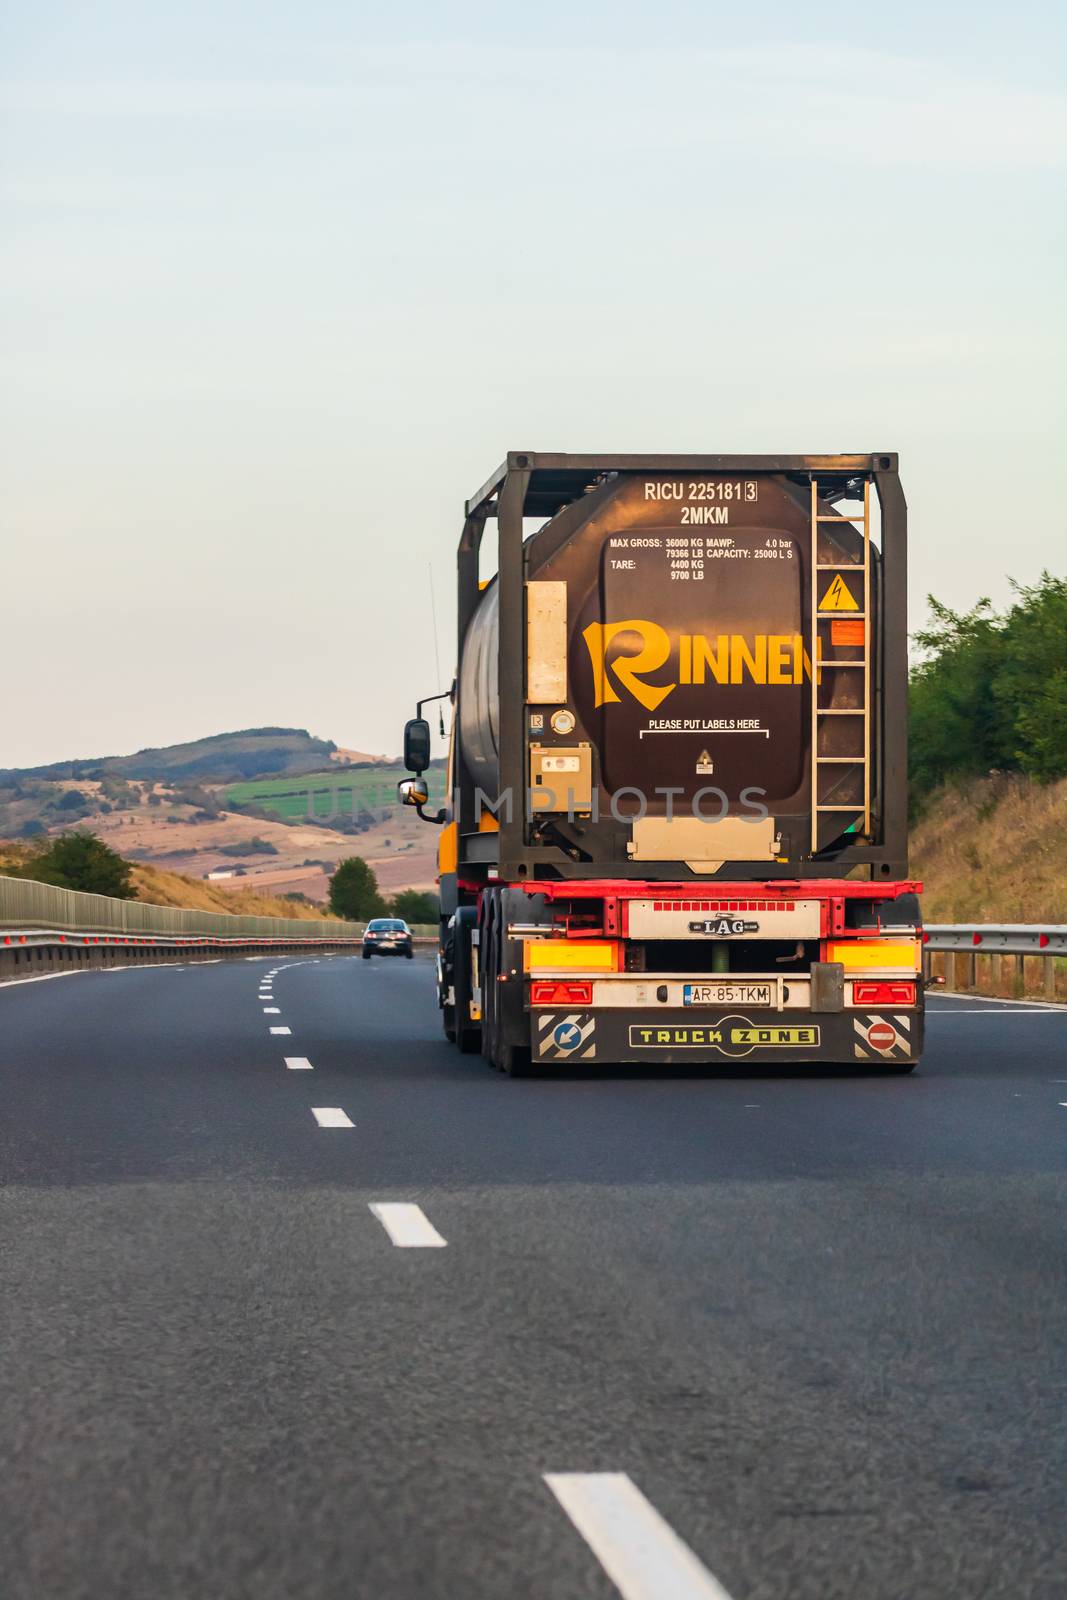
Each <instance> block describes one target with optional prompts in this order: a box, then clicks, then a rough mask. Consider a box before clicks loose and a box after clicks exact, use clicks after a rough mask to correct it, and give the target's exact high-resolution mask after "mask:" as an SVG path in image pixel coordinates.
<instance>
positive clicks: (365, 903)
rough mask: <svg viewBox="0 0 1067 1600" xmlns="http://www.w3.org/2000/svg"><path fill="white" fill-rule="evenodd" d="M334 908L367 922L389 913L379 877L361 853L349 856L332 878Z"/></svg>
mask: <svg viewBox="0 0 1067 1600" xmlns="http://www.w3.org/2000/svg"><path fill="white" fill-rule="evenodd" d="M330 910H331V911H332V912H333V913H334V915H335V916H338V917H344V918H345V919H346V920H347V921H350V922H367V921H369V919H370V918H371V917H380V916H384V914H385V901H384V900H383V899H382V897H381V894H380V893H379V891H378V880H377V878H376V877H375V876H374V873H373V872H372V870H371V868H370V867H368V865H367V863H366V862H365V861H364V860H363V859H362V858H361V857H360V856H346V857H345V859H344V860H343V861H341V862H339V863H338V867H337V871H336V872H335V873H334V875H333V877H332V878H331V879H330Z"/></svg>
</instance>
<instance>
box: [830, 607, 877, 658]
mask: <svg viewBox="0 0 1067 1600" xmlns="http://www.w3.org/2000/svg"><path fill="white" fill-rule="evenodd" d="M830 643H831V644H858V645H859V646H860V647H861V649H862V647H863V646H864V645H865V644H866V643H867V624H866V623H865V622H862V621H860V622H852V621H849V620H846V619H845V618H844V617H841V618H838V617H835V618H834V620H833V621H832V622H831V624H830ZM830 664H831V663H829V662H828V663H827V665H830Z"/></svg>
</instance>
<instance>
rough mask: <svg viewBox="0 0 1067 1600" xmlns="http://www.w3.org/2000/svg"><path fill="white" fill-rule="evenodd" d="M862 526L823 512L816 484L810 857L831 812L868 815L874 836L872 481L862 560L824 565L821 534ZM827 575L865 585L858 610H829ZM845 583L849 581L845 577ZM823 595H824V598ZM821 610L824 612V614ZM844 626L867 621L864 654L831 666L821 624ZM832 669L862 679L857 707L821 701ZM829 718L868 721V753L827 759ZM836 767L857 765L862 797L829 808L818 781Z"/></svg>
mask: <svg viewBox="0 0 1067 1600" xmlns="http://www.w3.org/2000/svg"><path fill="white" fill-rule="evenodd" d="M859 521H860V518H859V517H843V516H841V515H840V514H838V513H832V514H829V515H828V514H827V513H825V512H820V511H819V485H818V483H817V481H816V480H815V479H814V478H812V480H811V619H810V624H809V632H808V643H809V646H810V649H809V659H810V661H811V852H812V855H814V854H815V852H816V851H817V850H818V848H819V819H820V817H824V816H826V815H827V814H828V813H831V812H838V813H842V812H844V813H848V812H851V813H853V814H856V813H857V812H860V811H862V813H863V833H864V837H865V838H867V839H869V838H870V836H871V620H870V613H871V485H870V480H869V479H864V483H863V518H862V523H863V561H862V564H861V563H860V562H856V561H820V560H819V529H820V527H822V526H824V525H825V524H826V523H835V522H836V523H838V524H840V525H845V524H847V525H848V526H849V527H853V528H854V527H855V524H856V523H857V522H859ZM824 573H834V574H837V575H840V574H842V573H851V574H852V583H853V584H854V585H856V586H857V587H858V586H859V585H860V584H861V583H862V592H861V593H860V594H859V595H854V594H852V589H851V587H849V595H850V597H851V598H852V599H854V600H855V601H856V608H855V609H853V608H852V607H850V608H848V609H840V608H839V607H838V606H836V605H828V604H827V602H828V601H830V600H831V596H832V593H833V591H834V590H835V588H836V586H837V579H836V578H830V579H829V581H827V580H826V579H824V578H823V576H822V575H823V574H824ZM841 583H842V584H844V583H845V580H844V578H841ZM820 591H821V594H820ZM820 608H822V609H820ZM835 618H836V619H837V620H839V621H842V620H845V619H847V620H848V621H850V622H862V624H863V645H862V648H861V649H860V650H858V651H857V650H854V649H852V648H849V652H848V655H847V657H845V656H843V657H841V659H840V660H837V659H834V660H833V661H827V660H825V659H824V658H823V654H822V636H821V634H820V632H819V628H820V624H822V623H829V624H832V623H833V621H834V619H835ZM831 665H832V666H833V667H834V669H835V670H836V669H838V668H842V669H844V670H846V671H848V672H850V673H851V672H857V673H860V674H862V679H861V681H862V686H863V687H862V698H861V701H860V704H859V705H858V706H826V705H822V704H821V703H820V699H819V688H820V684H819V678H820V668H821V667H828V666H831ZM825 717H860V718H862V719H863V754H862V755H859V754H856V755H845V756H839V755H822V754H820V742H821V741H820V733H821V729H822V726H823V719H824V718H825ZM831 766H856V767H860V768H861V769H862V773H863V798H862V800H861V801H855V802H852V803H851V804H848V805H840V804H837V803H833V804H829V803H827V804H824V803H822V802H821V801H820V798H819V795H820V784H819V778H820V775H821V773H823V772H825V771H826V770H827V769H828V768H829V767H831Z"/></svg>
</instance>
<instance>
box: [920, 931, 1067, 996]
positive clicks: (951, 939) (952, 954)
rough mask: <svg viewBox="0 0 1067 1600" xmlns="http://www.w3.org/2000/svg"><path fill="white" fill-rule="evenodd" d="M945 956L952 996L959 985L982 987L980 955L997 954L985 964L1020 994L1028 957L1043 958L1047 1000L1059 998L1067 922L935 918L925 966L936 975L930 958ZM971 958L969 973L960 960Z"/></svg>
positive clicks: (926, 939) (926, 936) (998, 982)
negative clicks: (1008, 964)
mask: <svg viewBox="0 0 1067 1600" xmlns="http://www.w3.org/2000/svg"><path fill="white" fill-rule="evenodd" d="M934 954H940V955H942V956H943V957H944V961H943V966H944V987H945V992H946V994H953V993H955V992H956V991H957V989H961V990H967V989H977V988H978V986H979V985H978V979H979V957H980V956H981V957H989V958H991V959H990V960H989V961H988V963H986V962H983V968H985V969H987V970H988V972H989V974H990V976H991V977H992V980H993V983H994V985H995V986H996V987H997V988H1005V987H1011V988H1012V989H1013V990H1016V991H1018V992H1019V993H1020V994H1025V991H1026V959H1027V957H1028V956H1037V957H1039V958H1041V960H1042V963H1043V967H1044V998H1045V999H1046V1000H1048V1001H1055V999H1056V961H1057V958H1059V959H1061V960H1062V959H1063V958H1064V957H1067V926H1065V925H1064V924H1063V923H1047V924H1045V925H1041V924H1040V923H1022V922H975V923H952V922H940V923H938V922H931V923H927V924H926V926H925V928H924V929H923V970H924V973H925V975H926V977H927V978H929V977H930V975H931V961H930V957H931V955H934ZM961 955H962V956H965V957H966V960H965V962H964V963H963V969H964V970H963V975H962V982H961V972H960V966H961V963H960V961H959V959H958V958H959V957H960V956H961ZM1002 957H1008V958H1009V959H1010V960H1011V961H1012V971H1011V975H1010V978H1009V979H1007V980H1006V979H1005V975H1004V969H1003V962H1002V960H1001V958H1002Z"/></svg>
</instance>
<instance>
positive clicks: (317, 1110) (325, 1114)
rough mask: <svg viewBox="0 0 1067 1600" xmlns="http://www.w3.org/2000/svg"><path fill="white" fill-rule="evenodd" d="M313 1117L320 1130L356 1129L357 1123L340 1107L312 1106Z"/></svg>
mask: <svg viewBox="0 0 1067 1600" xmlns="http://www.w3.org/2000/svg"><path fill="white" fill-rule="evenodd" d="M311 1115H312V1116H313V1117H314V1118H315V1121H316V1122H317V1123H318V1125H319V1127H320V1128H354V1127H355V1123H354V1122H353V1121H352V1120H351V1119H350V1118H349V1117H348V1116H346V1115H345V1113H344V1112H343V1111H342V1110H341V1107H340V1106H312V1108H311Z"/></svg>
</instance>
